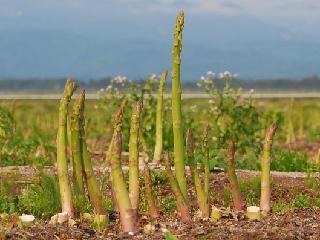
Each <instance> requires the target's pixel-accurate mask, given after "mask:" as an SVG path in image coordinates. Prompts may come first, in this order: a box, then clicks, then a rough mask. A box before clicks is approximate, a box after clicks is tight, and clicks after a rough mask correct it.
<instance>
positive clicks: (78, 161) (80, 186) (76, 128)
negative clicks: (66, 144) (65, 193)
mask: <svg viewBox="0 0 320 240" xmlns="http://www.w3.org/2000/svg"><path fill="white" fill-rule="evenodd" d="M83 103H84V100H83V95H82V94H79V95H78V97H77V99H76V102H75V103H74V106H73V113H72V115H71V119H70V127H71V129H70V132H71V133H70V135H71V136H70V138H71V156H72V164H73V180H74V190H75V193H76V195H79V196H83V195H84V192H85V190H84V183H83V178H84V176H83V166H82V157H81V155H82V154H81V141H80V111H81V109H83Z"/></svg>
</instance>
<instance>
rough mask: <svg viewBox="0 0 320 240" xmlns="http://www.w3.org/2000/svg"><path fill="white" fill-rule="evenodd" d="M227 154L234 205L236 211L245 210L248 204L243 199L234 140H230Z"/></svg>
mask: <svg viewBox="0 0 320 240" xmlns="http://www.w3.org/2000/svg"><path fill="white" fill-rule="evenodd" d="M227 154H228V156H227V167H228V177H229V182H230V190H231V195H232V202H233V206H234V209H235V210H236V211H243V210H245V207H246V204H245V202H244V201H243V199H242V196H241V192H240V187H239V183H238V178H237V175H236V171H235V162H234V155H235V144H234V142H233V141H232V140H231V141H229V144H228V152H227Z"/></svg>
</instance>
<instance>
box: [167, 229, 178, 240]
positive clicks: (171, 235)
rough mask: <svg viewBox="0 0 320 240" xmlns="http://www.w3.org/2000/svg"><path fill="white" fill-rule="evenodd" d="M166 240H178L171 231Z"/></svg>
mask: <svg viewBox="0 0 320 240" xmlns="http://www.w3.org/2000/svg"><path fill="white" fill-rule="evenodd" d="M166 240H178V238H177V237H176V236H174V235H173V234H172V233H171V232H170V231H168V232H166Z"/></svg>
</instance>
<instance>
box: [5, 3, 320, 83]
mask: <svg viewBox="0 0 320 240" xmlns="http://www.w3.org/2000/svg"><path fill="white" fill-rule="evenodd" d="M0 6H1V7H0V77H13V78H29V77H35V78H45V77H61V76H63V77H64V76H74V77H78V78H84V79H89V78H100V77H104V76H112V75H118V74H121V75H128V76H129V77H130V78H142V77H145V76H147V75H148V74H151V73H160V72H161V71H163V70H165V69H170V67H171V44H172V29H173V26H174V21H175V16H176V14H177V13H178V11H179V10H180V9H183V10H184V11H185V16H186V20H185V31H184V38H183V44H184V45H183V47H184V48H183V55H182V58H183V62H182V64H183V65H182V70H183V77H184V79H186V80H196V79H197V78H199V77H200V76H201V74H204V73H205V72H206V71H208V70H212V71H214V72H219V71H224V70H229V71H232V72H236V73H238V74H239V75H240V77H243V78H249V79H265V78H302V77H304V76H308V75H312V74H318V73H319V71H320V31H318V30H317V29H318V27H319V25H320V14H319V12H320V1H318V0H281V1H279V0H268V1H261V0H260V1H259V0H237V1H236V0H152V1H150V0H90V1H89V0H58V1H57V0H0ZM1 53H2V54H1Z"/></svg>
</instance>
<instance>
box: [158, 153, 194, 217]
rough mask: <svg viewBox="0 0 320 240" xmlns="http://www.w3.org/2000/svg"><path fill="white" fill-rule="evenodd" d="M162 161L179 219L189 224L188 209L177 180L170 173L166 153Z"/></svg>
mask: <svg viewBox="0 0 320 240" xmlns="http://www.w3.org/2000/svg"><path fill="white" fill-rule="evenodd" d="M164 161H165V168H166V174H167V178H168V179H169V183H170V186H171V189H172V191H173V194H174V195H175V197H176V200H177V206H178V211H179V214H180V218H181V220H182V221H184V222H189V221H190V220H191V216H190V212H189V209H188V203H187V201H186V199H185V198H184V196H183V194H182V192H181V190H180V187H179V184H178V182H177V180H176V179H175V178H174V176H173V173H172V171H171V165H170V157H169V152H168V151H166V152H165V153H164Z"/></svg>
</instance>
